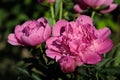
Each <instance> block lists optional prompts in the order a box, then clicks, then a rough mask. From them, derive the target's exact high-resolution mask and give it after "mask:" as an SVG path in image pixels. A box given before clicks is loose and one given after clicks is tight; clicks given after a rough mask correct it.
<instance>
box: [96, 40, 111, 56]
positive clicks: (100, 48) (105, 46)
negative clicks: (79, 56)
mask: <svg viewBox="0 0 120 80" xmlns="http://www.w3.org/2000/svg"><path fill="white" fill-rule="evenodd" d="M112 47H113V43H112V40H111V39H106V40H103V41H102V40H97V41H96V42H95V44H94V49H95V51H96V52H98V53H99V54H104V53H107V52H108V51H110V50H111V49H112Z"/></svg>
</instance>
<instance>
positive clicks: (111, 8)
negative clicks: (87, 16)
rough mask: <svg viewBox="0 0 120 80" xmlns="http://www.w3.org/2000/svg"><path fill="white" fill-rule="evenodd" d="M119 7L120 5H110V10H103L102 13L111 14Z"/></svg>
mask: <svg viewBox="0 0 120 80" xmlns="http://www.w3.org/2000/svg"><path fill="white" fill-rule="evenodd" d="M117 6H118V4H110V5H109V8H108V9H105V10H101V11H100V12H101V13H103V14H105V13H109V12H111V11H113V10H114V9H116V8H117Z"/></svg>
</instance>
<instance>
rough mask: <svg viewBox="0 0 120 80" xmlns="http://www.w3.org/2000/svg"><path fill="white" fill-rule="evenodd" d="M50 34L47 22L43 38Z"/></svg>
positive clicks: (45, 38)
mask: <svg viewBox="0 0 120 80" xmlns="http://www.w3.org/2000/svg"><path fill="white" fill-rule="evenodd" d="M50 35H51V27H50V25H49V24H47V25H46V27H45V30H44V34H43V38H44V40H47V39H48V38H49V36H50Z"/></svg>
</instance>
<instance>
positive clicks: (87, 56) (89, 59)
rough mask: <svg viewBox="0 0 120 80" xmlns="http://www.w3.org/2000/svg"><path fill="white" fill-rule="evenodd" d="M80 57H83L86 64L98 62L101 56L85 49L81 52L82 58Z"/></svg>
mask: <svg viewBox="0 0 120 80" xmlns="http://www.w3.org/2000/svg"><path fill="white" fill-rule="evenodd" d="M82 59H83V61H84V63H87V64H97V63H98V62H100V61H101V59H102V58H101V56H100V55H99V54H97V53H96V52H92V51H86V52H85V53H84V54H83V58H82Z"/></svg>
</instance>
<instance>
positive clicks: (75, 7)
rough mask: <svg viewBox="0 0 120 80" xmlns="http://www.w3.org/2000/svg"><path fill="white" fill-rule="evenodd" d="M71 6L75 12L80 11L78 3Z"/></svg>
mask: <svg viewBox="0 0 120 80" xmlns="http://www.w3.org/2000/svg"><path fill="white" fill-rule="evenodd" d="M73 8H74V10H75V12H77V13H80V12H82V9H81V8H80V6H79V5H78V4H76V5H74V7H73Z"/></svg>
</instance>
